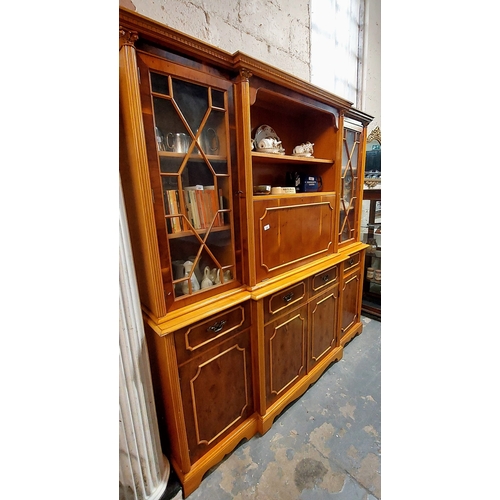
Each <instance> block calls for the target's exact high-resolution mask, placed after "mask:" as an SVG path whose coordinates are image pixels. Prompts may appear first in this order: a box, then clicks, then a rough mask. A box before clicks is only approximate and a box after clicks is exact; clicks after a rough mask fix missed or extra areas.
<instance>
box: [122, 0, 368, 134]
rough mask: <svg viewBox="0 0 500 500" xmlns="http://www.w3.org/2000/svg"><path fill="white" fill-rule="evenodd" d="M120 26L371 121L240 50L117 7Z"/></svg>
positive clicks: (336, 98)
mask: <svg viewBox="0 0 500 500" xmlns="http://www.w3.org/2000/svg"><path fill="white" fill-rule="evenodd" d="M119 20H120V26H121V29H123V30H129V31H130V32H131V33H132V32H136V33H138V34H139V36H140V38H141V40H147V41H149V42H153V43H156V44H159V45H160V46H163V47H166V48H168V49H169V50H175V51H179V52H180V53H182V54H183V55H184V56H187V57H193V58H195V59H197V60H199V61H202V62H206V63H211V64H215V65H216V66H218V67H219V68H224V69H227V70H233V71H234V72H235V73H237V74H239V76H240V78H241V79H242V81H245V78H249V77H250V76H252V75H255V76H258V77H261V78H263V79H265V80H268V81H270V82H273V83H276V84H278V85H282V86H284V87H287V88H289V89H292V90H294V91H296V92H299V93H302V94H303V95H306V96H308V97H310V98H313V99H316V100H318V101H320V102H323V103H325V104H328V105H331V106H334V107H336V108H338V109H339V110H342V109H344V110H346V115H347V116H351V117H353V118H355V119H358V120H360V121H361V122H363V123H364V124H367V123H369V122H371V121H372V119H373V117H372V116H370V115H367V114H366V113H364V112H362V111H359V110H357V109H355V108H353V107H352V106H353V103H352V102H351V101H348V100H346V99H343V98H342V97H339V96H337V95H335V94H332V93H331V92H328V91H327V90H324V89H322V88H320V87H317V86H315V85H313V84H312V83H310V82H308V81H306V80H302V79H301V78H298V77H296V76H294V75H291V74H290V73H287V72H285V71H282V70H280V69H278V68H276V67H273V66H271V65H269V64H267V63H265V62H262V61H259V60H258V59H254V58H253V57H250V56H248V55H246V54H244V53H242V52H235V53H234V54H230V53H229V52H226V51H224V50H222V49H219V48H218V47H215V46H213V45H210V44H208V43H206V42H203V41H201V40H199V39H197V38H195V37H193V36H190V35H187V34H185V33H182V32H181V31H177V30H175V29H173V28H170V27H169V26H166V25H165V24H161V23H159V22H157V21H153V20H152V19H149V18H147V17H145V16H142V15H141V14H138V13H137V12H134V11H131V10H128V9H126V8H124V7H120V17H119Z"/></svg>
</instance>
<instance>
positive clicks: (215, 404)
mask: <svg viewBox="0 0 500 500" xmlns="http://www.w3.org/2000/svg"><path fill="white" fill-rule="evenodd" d="M251 367H252V362H251V353H250V330H249V329H246V330H243V331H242V332H240V333H238V334H236V335H235V336H233V337H232V338H229V339H228V340H226V341H224V342H221V343H219V344H218V345H217V346H215V347H213V348H211V349H208V350H205V351H204V352H202V354H200V355H199V356H196V357H193V358H192V359H189V361H187V362H185V363H184V364H182V365H180V366H179V382H180V390H181V398H182V406H183V411H184V421H185V426H186V433H187V441H188V448H189V458H190V460H191V463H194V462H196V461H197V460H199V459H200V458H201V457H202V456H203V455H205V454H206V453H207V452H208V451H209V450H210V449H211V448H213V447H214V446H215V445H216V444H217V443H219V442H220V441H221V440H222V439H223V438H224V437H226V436H228V435H229V434H230V433H231V431H233V430H235V429H236V428H237V427H238V426H239V425H240V424H242V423H243V422H244V421H245V420H246V419H247V418H248V417H249V416H251V415H252V413H253V409H254V405H253V389H252V371H251Z"/></svg>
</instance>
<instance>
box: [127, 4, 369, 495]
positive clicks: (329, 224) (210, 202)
mask: <svg viewBox="0 0 500 500" xmlns="http://www.w3.org/2000/svg"><path fill="white" fill-rule="evenodd" d="M120 42H121V43H120V176H121V180H122V185H123V191H124V197H125V203H126V209H127V217H128V220H129V228H130V234H131V241H132V247H133V255H134V262H135V266H136V274H137V280H138V287H139V293H140V299H141V303H142V306H143V313H144V321H145V325H146V335H147V341H148V350H149V355H150V358H151V366H152V375H153V380H154V388H155V398H156V407H157V412H158V421H159V426H160V433H161V436H162V446H163V449H164V452H165V453H166V454H167V456H168V458H169V460H170V461H171V463H172V466H173V467H174V469H175V471H176V473H177V475H178V476H179V478H180V481H181V483H182V486H183V490H184V496H185V497H187V496H188V495H189V494H190V493H191V492H192V491H194V490H195V489H196V488H197V487H198V485H199V484H200V482H201V480H202V478H203V475H204V474H205V473H206V472H207V471H208V470H209V469H210V468H211V467H213V466H214V465H216V464H217V463H218V462H220V461H221V460H222V458H223V457H224V456H225V455H226V454H227V453H229V452H231V451H232V450H233V449H234V448H235V447H236V445H237V444H238V443H239V442H240V441H241V440H242V439H250V438H251V437H252V436H253V435H254V434H255V433H257V432H259V433H261V434H263V433H265V432H267V430H269V428H270V427H271V426H272V424H273V421H274V419H275V418H276V416H277V415H279V413H281V412H282V411H283V410H284V409H285V407H286V406H287V405H288V404H289V403H290V402H292V401H293V400H295V399H296V398H298V397H299V396H300V395H301V394H303V393H304V392H305V391H306V390H307V388H308V387H309V386H310V385H311V384H312V383H313V382H315V381H316V380H317V379H318V378H319V377H320V376H321V374H322V373H323V372H324V371H325V370H326V369H327V368H328V367H329V366H330V364H331V363H333V362H335V361H338V360H339V359H341V358H342V355H343V348H344V346H345V344H346V343H347V342H349V341H350V340H351V339H352V338H353V337H354V336H355V335H358V334H359V333H361V331H362V323H361V320H360V314H361V294H362V282H363V271H362V270H363V268H364V260H365V249H366V247H367V246H366V245H365V244H363V243H361V242H360V238H359V235H360V210H361V207H360V204H361V199H362V182H361V180H362V179H363V169H364V151H365V142H366V127H367V124H368V123H369V122H370V121H371V117H370V116H368V115H366V114H364V113H362V112H361V111H358V110H356V109H354V108H353V107H352V104H351V103H350V102H348V101H346V100H344V99H341V98H339V97H337V96H334V95H332V94H330V93H328V92H326V91H324V90H322V89H319V88H317V87H315V86H313V85H311V84H310V83H308V82H305V81H303V80H300V79H298V78H295V77H293V76H292V75H289V74H287V73H284V72H282V71H280V70H278V69H276V68H273V67H270V66H268V65H266V64H264V63H262V62H260V61H257V60H255V59H253V58H251V57H249V56H246V55H245V54H242V53H240V52H237V53H235V54H228V53H226V52H223V51H221V50H219V49H217V48H215V47H213V46H210V45H208V44H205V43H203V42H201V41H200V40H197V39H195V38H193V37H189V36H187V35H185V34H183V33H180V32H178V31H175V30H172V29H170V28H168V27H166V26H164V25H161V24H159V23H157V22H154V21H152V20H150V19H147V18H145V17H143V16H140V15H138V14H136V13H134V12H131V11H128V10H127V9H123V8H121V9H120ZM263 125H267V126H269V127H272V129H273V131H275V133H276V135H278V136H279V139H280V143H281V147H282V148H283V149H284V151H280V152H279V153H278V152H275V153H271V154H269V153H265V152H262V151H257V150H256V149H255V142H254V138H255V135H256V130H259V127H262V126H263ZM306 141H308V142H311V143H313V144H314V154H313V156H311V157H307V156H306V157H300V156H295V155H293V150H294V147H295V146H297V145H300V144H302V143H305V142H306ZM287 173H291V174H293V175H295V176H298V178H300V176H301V175H302V176H312V177H313V178H314V179H315V180H318V181H320V183H321V190H320V191H318V190H315V191H312V192H300V193H295V194H277V195H274V194H272V195H263V196H262V195H254V191H253V188H254V186H257V185H262V184H266V185H271V186H286V182H287V181H286V179H287ZM315 182H316V181H315Z"/></svg>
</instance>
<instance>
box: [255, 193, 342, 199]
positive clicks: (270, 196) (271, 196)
mask: <svg viewBox="0 0 500 500" xmlns="http://www.w3.org/2000/svg"><path fill="white" fill-rule="evenodd" d="M318 195H335V192H334V191H309V192H307V193H290V194H285V193H281V194H260V195H259V194H257V195H254V196H253V199H254V201H260V200H271V199H274V200H276V199H281V198H287V199H289V198H294V197H295V198H298V197H301V198H303V197H306V198H307V197H310V198H311V197H314V196H318Z"/></svg>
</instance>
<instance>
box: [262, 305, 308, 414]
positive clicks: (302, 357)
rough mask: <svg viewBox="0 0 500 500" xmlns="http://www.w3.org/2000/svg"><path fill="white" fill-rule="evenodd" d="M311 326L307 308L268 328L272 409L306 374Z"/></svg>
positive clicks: (268, 395)
mask: <svg viewBox="0 0 500 500" xmlns="http://www.w3.org/2000/svg"><path fill="white" fill-rule="evenodd" d="M307 323H308V320H307V305H303V306H301V307H299V308H298V309H295V310H294V311H292V312H290V313H288V314H284V315H283V316H281V317H280V318H277V319H276V320H275V321H273V322H271V323H269V324H268V325H267V326H265V327H264V344H265V347H264V349H265V363H266V367H265V371H266V403H267V406H268V407H269V406H270V405H271V404H272V403H274V402H275V401H276V400H278V399H279V398H280V397H281V396H283V395H284V394H285V393H286V392H287V390H289V389H290V388H291V387H293V385H294V384H295V383H297V382H298V381H299V380H300V379H301V378H302V377H304V376H305V374H306V338H307Z"/></svg>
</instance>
